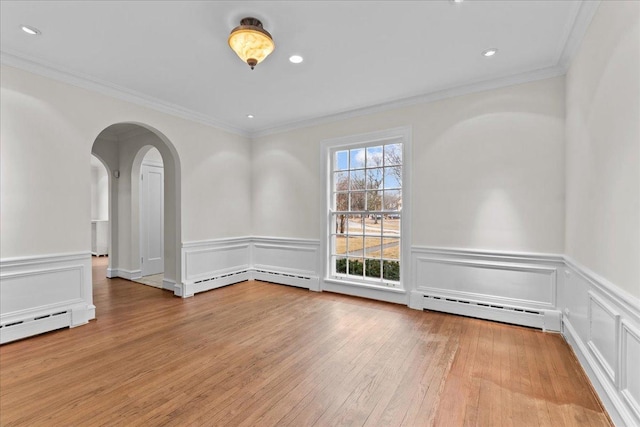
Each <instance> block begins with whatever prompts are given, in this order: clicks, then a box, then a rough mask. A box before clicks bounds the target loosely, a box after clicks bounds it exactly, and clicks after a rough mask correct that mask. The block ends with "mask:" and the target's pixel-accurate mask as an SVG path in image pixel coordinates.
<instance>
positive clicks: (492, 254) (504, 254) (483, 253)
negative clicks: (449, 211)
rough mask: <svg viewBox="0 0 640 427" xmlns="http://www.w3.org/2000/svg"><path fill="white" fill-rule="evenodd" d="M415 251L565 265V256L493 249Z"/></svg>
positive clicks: (415, 248) (428, 248)
mask: <svg viewBox="0 0 640 427" xmlns="http://www.w3.org/2000/svg"><path fill="white" fill-rule="evenodd" d="M411 249H412V250H413V251H417V252H422V253H428V254H436V255H464V256H465V257H471V258H498V259H501V260H514V261H516V260H521V261H542V262H552V263H559V264H564V255H562V254H545V253H540V252H518V251H513V252H512V251H496V250H491V249H468V248H454V247H451V248H448V247H441V246H420V245H413V246H411Z"/></svg>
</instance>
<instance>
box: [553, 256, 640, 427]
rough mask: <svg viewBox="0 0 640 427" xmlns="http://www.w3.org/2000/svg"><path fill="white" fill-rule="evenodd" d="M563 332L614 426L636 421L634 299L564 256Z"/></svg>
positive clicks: (639, 372)
mask: <svg viewBox="0 0 640 427" xmlns="http://www.w3.org/2000/svg"><path fill="white" fill-rule="evenodd" d="M565 261H566V267H565V270H566V271H565V281H564V287H563V289H561V290H560V294H561V295H560V296H559V299H560V306H561V308H562V311H563V317H562V323H563V335H564V337H565V338H566V340H567V342H568V343H569V345H570V346H571V347H572V348H573V350H574V352H575V353H576V355H577V356H578V359H579V360H580V363H581V364H582V367H583V368H584V370H585V372H586V373H587V375H588V377H589V379H590V380H591V383H592V384H593V386H594V388H595V389H596V391H597V392H598V395H599V396H600V399H601V400H602V402H603V404H604V405H605V407H606V409H607V412H608V413H609V415H610V417H611V419H612V420H613V422H614V423H615V424H616V425H629V426H631V425H640V404H639V402H640V366H639V365H638V360H640V310H639V309H638V303H637V299H635V298H634V297H633V296H631V295H625V293H624V291H623V290H621V289H619V288H617V287H616V286H614V285H613V284H611V283H610V282H608V281H606V280H604V279H602V278H601V277H599V276H598V275H596V274H595V273H593V272H592V271H590V270H589V269H587V268H586V267H583V266H581V265H580V264H578V263H577V262H576V261H574V260H572V259H571V258H569V257H566V259H565Z"/></svg>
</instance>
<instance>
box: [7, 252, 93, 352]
mask: <svg viewBox="0 0 640 427" xmlns="http://www.w3.org/2000/svg"><path fill="white" fill-rule="evenodd" d="M92 292H93V291H92V288H91V253H90V252H82V253H73V254H55V255H47V256H35V257H24V258H11V259H3V260H1V261H0V326H1V328H0V343H6V342H10V341H14V340H17V339H21V338H26V337H28V336H31V335H35V334H40V333H43V332H47V331H51V330H54V329H59V328H64V327H75V326H79V325H82V324H85V323H87V322H88V321H89V320H91V319H94V318H95V306H94V305H93V293H92Z"/></svg>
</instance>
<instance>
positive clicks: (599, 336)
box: [587, 292, 620, 384]
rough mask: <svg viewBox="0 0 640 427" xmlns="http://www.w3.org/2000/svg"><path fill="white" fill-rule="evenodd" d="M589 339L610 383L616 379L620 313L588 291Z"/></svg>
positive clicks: (590, 346)
mask: <svg viewBox="0 0 640 427" xmlns="http://www.w3.org/2000/svg"><path fill="white" fill-rule="evenodd" d="M588 313H589V341H588V342H587V345H588V346H589V349H590V350H591V351H592V352H593V355H594V356H595V358H596V360H597V361H598V362H599V363H600V367H601V368H602V369H604V371H605V372H606V374H607V375H608V376H609V379H610V380H611V382H612V383H614V384H615V383H616V381H617V375H616V372H617V369H616V368H617V366H616V365H617V364H618V363H617V362H618V361H617V353H618V351H617V349H618V323H619V321H620V315H619V314H618V313H616V311H615V310H614V309H613V308H611V306H609V304H607V303H606V302H604V301H603V299H602V298H600V297H599V296H598V295H596V294H595V293H594V292H589V311H588Z"/></svg>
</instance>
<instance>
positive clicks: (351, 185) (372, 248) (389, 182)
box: [329, 141, 403, 287]
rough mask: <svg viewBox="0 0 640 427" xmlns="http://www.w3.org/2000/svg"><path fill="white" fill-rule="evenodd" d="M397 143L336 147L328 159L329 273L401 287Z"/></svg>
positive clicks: (400, 172) (399, 175) (400, 207)
mask: <svg viewBox="0 0 640 427" xmlns="http://www.w3.org/2000/svg"><path fill="white" fill-rule="evenodd" d="M402 149H403V145H402V143H400V142H397V141H392V142H388V143H379V142H378V143H373V144H369V145H360V146H357V147H353V148H343V147H341V148H335V149H333V150H331V151H330V156H331V172H330V174H331V177H330V178H331V187H330V189H331V190H330V191H331V197H330V205H329V211H330V212H329V213H330V230H329V231H330V236H329V252H330V263H331V268H330V272H331V275H332V276H333V277H335V278H343V279H345V280H356V281H363V282H366V283H374V284H381V285H385V286H389V287H400V260H401V246H402V245H401V221H402Z"/></svg>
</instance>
